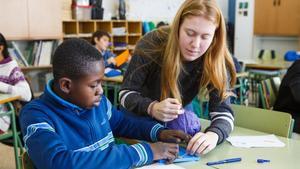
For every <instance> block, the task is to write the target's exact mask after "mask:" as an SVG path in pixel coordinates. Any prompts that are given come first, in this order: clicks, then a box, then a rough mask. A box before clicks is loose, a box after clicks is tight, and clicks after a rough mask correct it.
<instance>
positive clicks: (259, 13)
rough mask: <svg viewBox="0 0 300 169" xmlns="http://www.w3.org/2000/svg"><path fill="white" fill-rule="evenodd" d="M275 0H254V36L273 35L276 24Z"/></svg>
mask: <svg viewBox="0 0 300 169" xmlns="http://www.w3.org/2000/svg"><path fill="white" fill-rule="evenodd" d="M276 1H277V0H256V1H255V8H254V9H255V14H254V34H256V35H275V34H276V24H277V21H276V20H277V18H276V15H277V12H278V11H277V3H276Z"/></svg>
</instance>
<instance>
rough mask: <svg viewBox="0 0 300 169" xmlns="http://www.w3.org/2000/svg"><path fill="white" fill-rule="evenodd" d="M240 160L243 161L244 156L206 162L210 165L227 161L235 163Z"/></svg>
mask: <svg viewBox="0 0 300 169" xmlns="http://www.w3.org/2000/svg"><path fill="white" fill-rule="evenodd" d="M239 161H242V158H229V159H225V160H220V161H215V162H208V163H206V165H209V166H210V165H218V164H225V163H235V162H239Z"/></svg>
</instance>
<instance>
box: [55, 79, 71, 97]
mask: <svg viewBox="0 0 300 169" xmlns="http://www.w3.org/2000/svg"><path fill="white" fill-rule="evenodd" d="M58 83H59V88H60V90H61V91H62V92H64V93H66V94H69V93H70V91H71V88H72V80H71V79H69V78H66V77H63V78H60V79H59V80H58Z"/></svg>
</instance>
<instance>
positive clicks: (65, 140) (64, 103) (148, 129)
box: [20, 39, 189, 169]
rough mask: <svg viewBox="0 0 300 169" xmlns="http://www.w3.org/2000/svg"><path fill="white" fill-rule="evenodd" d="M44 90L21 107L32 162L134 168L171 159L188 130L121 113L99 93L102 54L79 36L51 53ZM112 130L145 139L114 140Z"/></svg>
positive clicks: (44, 168) (47, 165)
mask: <svg viewBox="0 0 300 169" xmlns="http://www.w3.org/2000/svg"><path fill="white" fill-rule="evenodd" d="M53 76H54V79H53V80H52V81H50V82H49V83H48V84H47V86H46V88H45V91H44V94H43V95H42V96H41V97H40V98H39V99H36V100H34V101H32V102H30V103H29V104H27V105H26V106H25V107H24V108H23V109H22V112H21V117H20V121H21V128H22V133H23V134H24V137H23V140H24V143H25V147H26V149H27V152H28V154H29V157H30V158H31V159H32V161H33V163H34V164H35V167H37V168H40V169H47V168H57V169H58V168H62V169H67V168H72V169H76V168H89V169H94V168H95V169H96V168H114V169H117V168H132V167H137V166H141V165H144V164H149V163H151V162H152V161H153V160H159V159H168V160H170V161H172V160H173V159H175V157H176V154H177V153H178V145H177V144H176V143H178V142H181V141H188V139H189V136H188V135H186V134H184V133H183V132H180V131H175V130H167V129H165V128H164V127H163V126H162V125H160V124H159V123H157V122H155V121H149V120H148V119H147V120H145V119H137V118H134V117H128V116H124V114H123V113H121V112H119V111H118V110H117V109H115V108H114V107H113V106H112V104H111V103H110V102H109V101H108V100H107V98H106V97H105V96H103V89H102V86H101V82H102V78H103V76H104V64H103V58H102V56H101V54H100V53H99V52H98V51H97V50H96V49H95V48H94V47H93V46H91V45H90V44H89V43H87V42H86V41H85V40H82V39H70V40H66V41H64V42H63V43H62V44H61V45H60V46H59V47H58V48H57V50H56V51H55V54H54V57H53ZM114 136H123V137H127V138H135V139H140V140H147V141H151V142H152V141H153V142H155V141H172V142H174V143H163V142H157V143H146V142H141V143H138V144H134V145H130V146H129V145H125V144H121V145H116V144H115V140H114Z"/></svg>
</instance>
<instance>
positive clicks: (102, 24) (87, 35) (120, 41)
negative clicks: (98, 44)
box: [62, 20, 142, 54]
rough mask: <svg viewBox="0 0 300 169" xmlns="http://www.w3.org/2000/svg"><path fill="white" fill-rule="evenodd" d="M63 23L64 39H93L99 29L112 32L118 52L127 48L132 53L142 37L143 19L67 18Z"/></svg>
mask: <svg viewBox="0 0 300 169" xmlns="http://www.w3.org/2000/svg"><path fill="white" fill-rule="evenodd" d="M62 25H63V38H64V39H67V38H74V37H79V38H84V39H86V40H88V41H91V37H92V34H93V32H95V31H97V30H102V31H106V32H108V33H110V35H111V43H112V51H113V52H114V53H116V54H120V53H122V52H123V51H124V50H126V49H129V51H130V52H131V53H132V52H133V50H134V47H135V44H136V43H137V41H138V40H139V39H140V38H141V37H142V22H141V21H126V20H112V21H104V20H89V21H77V20H66V21H63V24H62Z"/></svg>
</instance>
